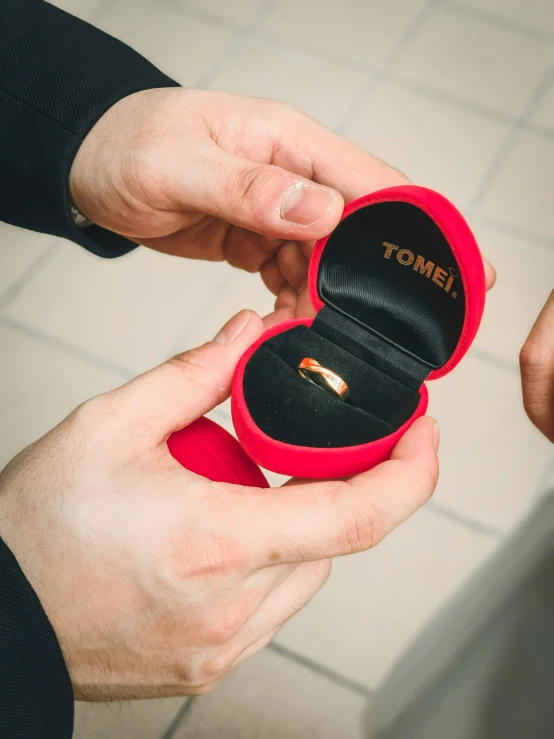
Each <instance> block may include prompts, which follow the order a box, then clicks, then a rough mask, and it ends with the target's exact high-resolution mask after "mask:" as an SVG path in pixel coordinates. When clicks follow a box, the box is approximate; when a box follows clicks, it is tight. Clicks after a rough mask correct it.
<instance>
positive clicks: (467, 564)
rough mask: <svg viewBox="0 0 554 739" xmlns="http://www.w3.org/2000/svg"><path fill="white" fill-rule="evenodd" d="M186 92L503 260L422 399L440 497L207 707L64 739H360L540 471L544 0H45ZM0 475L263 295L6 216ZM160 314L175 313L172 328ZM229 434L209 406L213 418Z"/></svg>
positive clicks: (546, 245)
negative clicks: (54, 432) (252, 112)
mask: <svg viewBox="0 0 554 739" xmlns="http://www.w3.org/2000/svg"><path fill="white" fill-rule="evenodd" d="M57 4H59V5H61V6H63V7H64V8H66V9H68V10H70V11H72V12H74V13H75V14H77V15H81V16H82V17H85V18H88V19H90V20H91V21H92V22H94V23H96V24H97V25H99V26H100V27H102V28H104V29H106V30H108V31H110V32H112V33H113V34H115V35H117V36H119V37H121V38H122V39H124V40H125V41H127V42H129V43H130V44H131V45H133V46H135V47H136V48H137V49H139V50H140V51H142V52H143V53H144V54H145V55H146V56H148V57H149V58H150V59H151V60H152V61H154V62H155V63H156V64H158V65H159V66H160V67H161V68H162V69H163V70H164V71H166V72H168V73H169V74H170V75H173V76H174V77H175V78H176V79H178V80H180V81H181V82H183V84H185V85H188V86H201V87H207V88H210V89H219V90H227V91H235V92H243V93H247V94H250V95H263V96H266V97H276V98H282V99H285V100H288V101H290V102H293V103H295V104H296V105H298V106H300V107H302V108H304V109H306V110H307V111H308V112H309V113H311V114H312V115H314V116H315V117H317V118H318V119H320V120H321V121H323V122H324V123H326V124H327V125H328V126H331V127H334V128H335V129H336V130H337V131H338V132H340V133H342V134H344V135H345V136H347V137H348V138H351V139H352V140H354V141H355V142H357V143H358V144H360V145H361V146H363V147H366V148H367V149H369V150H370V151H372V152H374V153H376V154H378V155H379V156H381V157H383V158H385V159H388V160H389V161H391V162H392V163H393V164H395V165H396V166H398V167H399V168H401V169H402V170H404V171H405V172H406V173H407V174H408V175H409V176H410V177H411V178H412V179H413V180H415V181H416V182H418V183H422V184H426V185H429V186H432V187H434V188H436V189H439V190H441V191H443V192H444V193H445V194H446V195H448V196H450V197H451V198H452V199H453V200H454V202H455V203H457V204H458V206H459V207H461V208H462V209H463V210H464V212H465V213H466V214H467V216H468V218H469V220H470V222H471V223H472V225H473V226H474V229H475V231H476V233H477V235H478V237H479V241H480V243H481V246H482V249H483V251H484V252H485V253H486V255H487V256H488V257H489V259H490V260H491V261H492V262H493V263H494V264H495V265H496V267H497V270H498V283H497V286H496V288H495V290H494V291H493V293H491V294H490V296H489V300H488V305H487V309H486V315H485V320H484V325H483V328H482V330H481V333H480V335H479V337H478V339H477V341H476V344H475V346H474V348H473V349H472V350H471V352H470V356H469V357H468V358H467V360H466V361H465V362H464V363H463V364H462V365H461V367H460V368H459V369H457V370H456V371H455V372H453V373H452V375H451V376H449V377H448V378H446V379H443V380H441V381H440V382H437V383H436V385H434V386H433V387H432V389H431V397H432V406H431V411H432V412H433V413H434V414H435V415H436V417H437V418H438V419H439V422H440V424H441V428H442V445H441V463H442V474H441V481H440V485H439V489H438V491H437V493H436V495H435V497H434V499H433V501H432V502H431V503H430V504H429V505H428V506H427V507H426V509H425V510H423V511H422V512H420V513H419V514H417V515H416V516H415V517H414V518H413V519H412V520H411V521H410V522H409V523H407V524H406V525H405V526H403V527H402V528H401V529H400V530H398V531H397V532H395V533H394V534H393V535H391V536H390V537H389V539H388V540H387V541H386V542H385V543H384V544H383V545H381V546H380V547H379V548H378V549H376V550H375V551H372V552H369V553H367V554H362V555H359V556H356V557H351V558H348V559H343V560H340V561H337V562H336V564H335V567H334V572H333V575H332V577H331V580H330V582H329V583H328V585H327V586H326V588H324V590H323V591H322V593H321V594H320V595H319V596H318V597H317V598H316V599H315V600H314V601H313V603H312V604H311V605H310V606H309V607H308V608H306V610H305V611H304V612H302V613H301V614H300V615H298V616H297V617H296V618H295V619H293V621H292V622H291V623H290V624H289V625H287V626H286V627H285V628H284V629H283V631H282V632H281V634H280V635H279V636H278V637H277V640H276V642H275V644H274V645H273V646H272V647H271V648H269V649H268V650H266V651H265V652H264V653H263V654H261V655H260V656H258V657H256V658H254V659H252V660H251V661H250V662H249V663H247V664H245V665H243V666H241V667H240V668H239V669H238V670H237V671H236V672H235V673H234V674H233V675H232V676H231V677H230V678H229V679H228V680H227V681H226V682H225V683H224V684H223V685H222V686H221V687H219V688H218V689H216V691H215V692H214V693H212V694H211V695H209V696H206V697H202V698H199V699H196V700H194V701H192V702H189V703H185V702H183V701H182V700H166V701H157V702H146V703H135V704H130V705H125V706H122V707H120V706H79V707H78V710H77V718H76V737H77V739H93V738H96V737H98V738H100V737H102V738H104V737H106V738H108V739H109V738H111V737H122V738H126V737H129V738H130V737H133V738H136V739H141V738H142V737H152V738H153V739H158V738H159V737H165V738H166V739H168V738H169V737H175V738H176V739H177V738H180V739H184V738H185V737H210V738H211V737H229V738H231V737H233V738H234V737H236V738H237V739H238V738H239V737H240V738H241V739H244V738H245V737H255V738H258V737H259V738H260V739H261V738H265V737H267V738H269V737H293V738H294V737H322V738H323V739H330V738H331V737H346V738H347V739H348V738H350V737H359V731H360V729H359V726H358V715H359V712H360V710H361V707H362V705H363V703H364V700H365V699H366V697H367V696H370V695H371V693H372V691H374V690H375V689H376V687H377V686H378V685H379V683H380V681H381V680H382V678H383V676H384V674H385V673H386V671H387V670H388V669H389V668H390V666H391V664H392V662H393V661H394V660H395V659H396V658H397V657H398V656H399V654H400V653H401V652H402V650H403V649H404V647H405V646H406V645H407V644H408V642H409V641H410V640H411V639H412V638H413V637H414V636H415V635H416V634H417V632H418V631H419V630H420V629H421V627H422V626H423V625H424V624H425V623H426V622H427V620H428V619H429V618H430V616H431V615H432V614H433V613H434V612H435V611H436V609H437V608H438V607H439V606H440V605H441V604H442V603H443V602H444V601H445V599H446V598H448V597H449V595H450V594H451V593H452V592H454V591H455V590H456V589H457V588H458V587H459V586H460V585H461V583H462V582H463V581H464V580H465V579H466V578H467V577H468V576H469V575H470V573H471V572H472V571H474V570H475V568H477V567H479V566H480V564H482V562H483V560H484V559H485V558H486V557H487V556H488V555H489V554H490V552H491V551H492V550H493V549H494V548H495V547H497V546H498V543H499V541H501V540H502V538H503V537H504V536H505V535H506V533H507V532H508V531H510V530H511V529H512V528H513V527H515V526H517V524H518V522H519V521H520V520H521V518H522V516H523V515H524V514H525V512H526V511H527V510H528V509H529V508H530V507H531V506H533V505H534V504H535V502H536V500H537V496H538V495H539V493H540V491H541V490H542V489H543V487H544V486H545V484H546V481H547V480H550V479H552V477H553V473H554V457H553V455H552V451H551V448H550V447H549V445H548V444H547V443H546V442H544V441H543V440H542V438H541V437H540V436H539V435H538V433H536V432H535V430H534V429H533V428H532V427H531V425H530V424H529V423H528V421H527V420H526V418H525V416H524V413H523V411H522V408H521V400H520V390H519V379H518V371H517V354H518V349H519V347H520V345H521V343H522V341H523V339H524V337H525V336H526V334H527V332H528V330H529V328H530V326H531V324H532V322H533V319H534V317H535V316H536V315H537V313H538V311H539V308H540V307H541V305H542V304H543V303H544V301H545V299H546V297H547V295H548V293H549V291H550V289H551V288H552V287H553V286H554V285H553V283H554V207H553V205H552V202H553V199H554V84H553V82H554V77H553V66H552V62H553V51H554V2H553V0H443V1H441V0H387V1H386V2H383V0H341V1H340V2H339V1H338V0H158V2H156V1H155V0H57ZM0 242H1V244H0V351H1V354H2V358H3V361H2V362H1V363H0V380H1V381H0V403H1V409H2V411H1V412H2V424H1V430H0V434H1V436H0V441H1V443H0V465H2V464H3V463H5V462H7V461H8V460H9V459H10V457H11V456H12V455H13V454H15V453H16V452H17V451H18V450H19V449H21V448H22V447H23V446H24V445H26V444H27V443H29V442H30V441H32V440H33V439H35V438H36V437H37V436H39V435H40V434H42V433H43V432H44V431H46V430H47V429H48V428H50V427H51V426H52V425H54V424H55V423H56V422H57V421H58V420H60V419H61V418H62V417H63V416H64V415H65V414H66V413H67V412H68V411H70V410H71V409H72V408H73V407H74V406H75V405H76V404H77V403H79V402H80V401H82V400H84V399H85V398H87V397H89V396H92V395H94V394H97V393H99V392H102V391H104V390H107V389H109V388H113V387H114V386H117V385H118V384H120V383H121V382H123V381H124V380H126V379H128V378H130V377H132V376H133V375H134V374H136V373H137V372H139V371H141V370H144V369H146V368H148V367H150V366H152V365H153V364H154V363H157V362H159V361H160V360H163V359H164V358H166V357H167V356H169V355H170V354H171V353H173V352H175V351H177V350H180V349H183V348H185V347H188V346H192V345H195V344H196V343H198V342H201V341H204V340H206V339H207V338H208V337H210V336H211V335H212V334H213V333H214V332H215V330H216V329H217V328H218V327H219V326H220V325H221V324H222V323H223V322H224V320H225V319H226V318H228V317H229V316H230V315H231V314H233V312H235V311H236V310H238V309H240V308H242V307H251V308H254V309H256V310H258V311H259V312H261V313H264V312H267V311H269V310H270V308H271V299H270V296H269V295H268V294H266V292H265V291H264V289H263V287H262V285H261V283H260V282H259V281H258V279H257V278H256V277H253V276H250V275H246V274H242V273H238V272H235V271H233V270H231V269H230V268H227V267H226V266H224V265H213V264H203V263H200V262H185V261H183V262H179V261H177V260H175V259H172V258H169V257H164V256H161V255H159V254H155V253H152V252H149V251H147V250H138V251H136V252H135V253H133V254H132V255H130V256H128V257H125V258H123V259H121V260H119V261H115V262H104V261H101V260H100V259H96V258H94V257H92V256H90V255H88V254H86V253H85V252H84V251H82V250H80V249H79V248H78V247H76V246H73V245H71V244H67V243H63V242H61V241H56V240H53V239H52V238H50V237H44V236H37V235H34V234H29V233H25V232H22V231H18V230H15V229H13V228H8V227H6V226H3V225H1V224H0ZM168 316H172V317H175V316H179V317H180V319H179V320H176V319H175V318H172V319H171V320H168ZM214 417H215V418H217V419H218V420H219V421H220V422H222V423H223V424H225V425H227V426H229V425H230V421H229V416H228V410H227V408H226V407H225V406H224V407H223V408H222V409H221V410H218V411H216V412H215V413H214Z"/></svg>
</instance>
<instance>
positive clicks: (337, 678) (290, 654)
mask: <svg viewBox="0 0 554 739" xmlns="http://www.w3.org/2000/svg"><path fill="white" fill-rule="evenodd" d="M266 649H269V650H271V651H272V652H275V653H276V654H279V655H280V656H281V657H284V658H285V659H288V660H290V661H291V662H295V663H296V664H298V665H301V666H302V667H305V668H306V669H308V670H310V671H311V672H315V673H316V674H317V675H320V676H321V677H324V678H326V679H327V680H329V681H330V682H332V683H334V684H335V685H339V686H340V687H341V688H346V689H347V690H350V692H353V693H356V694H357V695H361V696H363V697H364V698H370V697H371V696H372V695H373V693H374V691H373V690H372V689H371V688H368V687H367V686H366V685H363V684H362V683H359V682H357V680H352V679H351V678H349V677H346V676H345V675H341V674H340V673H338V672H335V670H332V669H330V668H329V667H326V666H325V665H322V664H320V663H319V662H316V661H315V660H312V659H310V658H309V657H304V655H302V654H299V653H298V652H295V651H294V650H292V649H289V648H288V647H284V646H283V645H281V644H278V643H277V642H275V641H272V642H270V643H269V644H268V645H267V647H266Z"/></svg>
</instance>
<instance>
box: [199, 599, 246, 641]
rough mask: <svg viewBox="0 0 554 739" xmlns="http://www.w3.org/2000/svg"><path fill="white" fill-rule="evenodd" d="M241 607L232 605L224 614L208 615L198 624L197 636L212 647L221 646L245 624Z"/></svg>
mask: <svg viewBox="0 0 554 739" xmlns="http://www.w3.org/2000/svg"><path fill="white" fill-rule="evenodd" d="M245 623H246V619H245V617H244V613H243V609H241V608H237V607H232V608H230V609H229V610H227V611H226V612H225V613H224V614H221V613H219V614H217V615H216V616H208V617H206V618H204V619H202V620H201V621H200V623H199V624H198V636H199V638H200V639H201V641H202V643H203V644H206V645H208V646H212V647H222V646H223V645H226V644H227V643H228V642H230V641H231V639H232V638H233V637H234V636H236V634H237V633H238V632H239V631H240V630H241V629H242V627H243V626H244V625H245Z"/></svg>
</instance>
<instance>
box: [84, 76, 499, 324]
mask: <svg viewBox="0 0 554 739" xmlns="http://www.w3.org/2000/svg"><path fill="white" fill-rule="evenodd" d="M407 182H408V180H407V179H406V177H405V176H404V175H403V174H401V173H400V172H399V171H398V170H396V169H394V168H393V167H391V166H389V165H388V164H385V162H383V161H381V160H380V159H377V158H376V157H374V156H372V155H371V154H368V153H367V152H365V151H363V150H362V149H359V148H358V147H357V146H354V144H351V143H349V142H348V141H345V140H344V139H342V138H340V137H339V136H337V135H336V134H334V133H332V132H331V131H329V130H328V129H326V128H325V127H324V126H322V125H320V124H319V123H317V122H316V121H314V120H313V119H312V118H310V117H308V116H307V115H305V114H304V113H301V112H300V111H299V110H296V109H294V108H292V107H291V106H289V105H285V104H284V103H279V102H275V101H272V100H264V99H255V98H246V97H240V96H236V95H227V94H223V93H217V92H204V91H200V90H183V89H173V88H172V89H163V90H148V91H145V92H139V93H136V94H134V95H130V96H129V97H127V98H124V99H123V100H121V101H120V102H118V103H117V104H116V105H114V106H113V107H112V108H111V109H110V110H109V111H108V112H107V113H105V115H104V116H103V117H102V118H101V119H100V120H99V121H98V123H97V124H96V125H95V126H94V128H93V129H92V131H91V132H90V133H89V135H88V136H87V137H86V139H85V141H84V142H83V144H82V146H81V148H80V150H79V152H78V154H77V157H76V158H75V161H74V163H73V168H72V170H71V176H70V188H71V195H72V198H73V201H74V204H75V205H76V206H77V207H78V208H79V210H80V211H81V212H82V213H84V214H85V215H86V216H87V217H88V218H89V219H90V220H91V221H93V222H94V223H96V224H98V225H100V226H104V227H105V228H107V229H110V230H112V231H116V232H117V233H120V234H123V235H125V236H128V237H129V238H131V239H133V240H134V241H137V242H139V243H141V244H144V245H146V246H149V247H151V248H153V249H157V250H158V251H162V252H166V253H169V254H176V255H179V256H183V257H191V258H195V259H208V260H224V259H226V260H227V261H228V262H229V263H230V264H232V265H233V266H235V267H240V268H241V269H245V270H247V271H249V272H258V271H259V272H261V274H262V277H263V279H264V281H265V283H266V285H267V286H268V287H269V289H270V290H271V291H272V292H273V293H275V294H276V295H277V294H279V293H280V292H281V291H282V290H283V289H284V288H286V287H287V286H290V287H291V288H292V289H293V290H294V292H295V293H296V294H297V295H299V301H298V305H297V306H296V312H297V314H298V315H310V314H311V313H312V312H313V309H312V307H311V305H310V303H309V300H308V299H307V295H306V292H305V289H304V288H305V284H306V276H307V268H308V259H309V255H310V253H311V249H312V246H313V242H314V240H315V239H318V238H321V237H323V236H326V235H327V234H328V233H330V232H331V231H332V230H333V228H334V227H335V226H336V225H337V223H338V221H339V219H340V217H341V214H342V210H343V207H344V203H345V201H346V202H349V201H351V200H354V199H355V198H358V197H360V196H361V195H365V194H366V193H368V192H370V191H373V190H378V189H380V188H383V187H389V186H392V185H402V184H406V183H407ZM489 276H490V279H489V281H492V270H491V271H490V275H489Z"/></svg>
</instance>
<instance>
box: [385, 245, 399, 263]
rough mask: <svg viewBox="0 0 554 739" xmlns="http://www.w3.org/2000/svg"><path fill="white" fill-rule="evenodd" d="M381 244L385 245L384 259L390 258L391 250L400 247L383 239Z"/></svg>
mask: <svg viewBox="0 0 554 739" xmlns="http://www.w3.org/2000/svg"><path fill="white" fill-rule="evenodd" d="M383 246H384V247H385V250H386V251H385V259H390V258H391V255H392V253H393V251H397V250H398V249H399V248H400V247H398V246H395V245H394V244H389V242H388V241H383Z"/></svg>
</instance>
